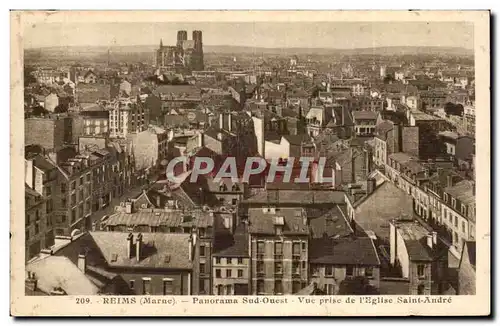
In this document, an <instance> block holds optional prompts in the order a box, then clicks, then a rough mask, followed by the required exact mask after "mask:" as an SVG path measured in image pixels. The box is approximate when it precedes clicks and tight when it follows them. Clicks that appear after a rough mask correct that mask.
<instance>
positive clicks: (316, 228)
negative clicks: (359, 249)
mask: <svg viewBox="0 0 500 326" xmlns="http://www.w3.org/2000/svg"><path fill="white" fill-rule="evenodd" d="M342 206H346V205H342ZM306 215H307V219H308V220H309V229H310V231H311V237H312V238H322V237H324V236H326V237H328V238H333V237H338V236H340V237H343V236H345V235H348V234H350V233H352V229H351V227H350V226H349V225H348V223H347V221H346V219H345V217H344V215H343V212H342V210H341V208H340V207H339V205H337V206H336V207H334V208H327V209H321V208H306Z"/></svg>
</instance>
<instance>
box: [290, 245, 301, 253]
mask: <svg viewBox="0 0 500 326" xmlns="http://www.w3.org/2000/svg"><path fill="white" fill-rule="evenodd" d="M292 252H293V255H294V256H300V243H294V244H293V247H292Z"/></svg>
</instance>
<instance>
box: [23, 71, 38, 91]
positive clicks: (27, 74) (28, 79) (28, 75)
mask: <svg viewBox="0 0 500 326" xmlns="http://www.w3.org/2000/svg"><path fill="white" fill-rule="evenodd" d="M34 71H35V69H34V68H32V67H25V68H24V86H25V87H26V86H29V85H30V84H33V83H36V78H35V77H34V76H33V72H34Z"/></svg>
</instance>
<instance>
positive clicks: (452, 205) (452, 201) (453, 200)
mask: <svg viewBox="0 0 500 326" xmlns="http://www.w3.org/2000/svg"><path fill="white" fill-rule="evenodd" d="M451 207H453V208H454V209H456V208H457V201H456V199H455V198H452V199H451Z"/></svg>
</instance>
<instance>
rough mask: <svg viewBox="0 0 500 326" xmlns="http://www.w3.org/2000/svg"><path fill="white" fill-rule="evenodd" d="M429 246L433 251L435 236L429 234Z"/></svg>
mask: <svg viewBox="0 0 500 326" xmlns="http://www.w3.org/2000/svg"><path fill="white" fill-rule="evenodd" d="M427 246H428V247H429V248H431V249H432V246H433V235H432V233H429V234H428V235H427Z"/></svg>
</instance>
